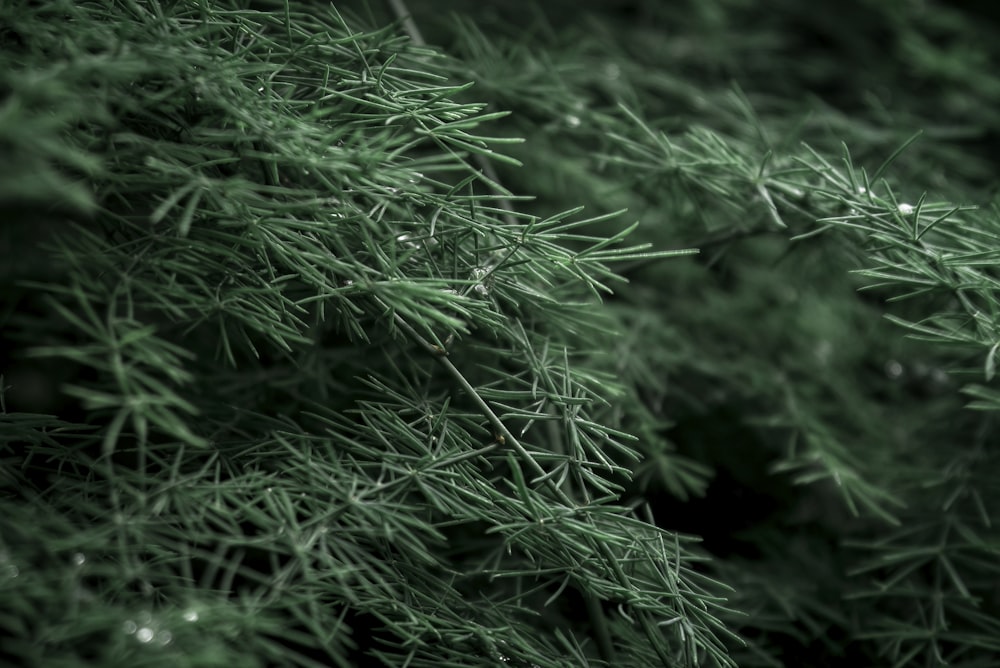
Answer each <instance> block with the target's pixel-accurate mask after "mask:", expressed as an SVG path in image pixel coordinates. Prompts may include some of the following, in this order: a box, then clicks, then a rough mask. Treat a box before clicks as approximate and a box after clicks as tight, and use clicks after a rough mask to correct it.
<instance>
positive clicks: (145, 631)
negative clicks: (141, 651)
mask: <svg viewBox="0 0 1000 668" xmlns="http://www.w3.org/2000/svg"><path fill="white" fill-rule="evenodd" d="M155 635H156V633H155V632H154V631H153V629H151V628H149V627H148V626H143V627H142V628H140V629H139V630H138V631H136V632H135V639H136V640H138V641H139V642H141V643H148V642H151V641H152V640H153V637H154V636H155Z"/></svg>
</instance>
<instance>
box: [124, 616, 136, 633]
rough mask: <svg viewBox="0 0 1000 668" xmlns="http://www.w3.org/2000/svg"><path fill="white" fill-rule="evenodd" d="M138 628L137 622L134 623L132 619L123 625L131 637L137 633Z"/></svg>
mask: <svg viewBox="0 0 1000 668" xmlns="http://www.w3.org/2000/svg"><path fill="white" fill-rule="evenodd" d="M138 628H139V627H138V626H136V624H135V622H133V621H132V620H131V619H129V620H127V621H126V622H125V623H124V624H122V630H123V631H125V633H127V634H129V635H132V634H133V633H135V632H136V629H138Z"/></svg>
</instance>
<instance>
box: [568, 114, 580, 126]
mask: <svg viewBox="0 0 1000 668" xmlns="http://www.w3.org/2000/svg"><path fill="white" fill-rule="evenodd" d="M566 125H568V126H570V127H571V128H578V127H580V117H579V116H574V115H572V114H570V115H568V116H566Z"/></svg>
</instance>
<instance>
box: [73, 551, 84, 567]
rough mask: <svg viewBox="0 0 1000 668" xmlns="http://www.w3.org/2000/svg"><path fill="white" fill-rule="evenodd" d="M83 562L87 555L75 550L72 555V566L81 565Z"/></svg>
mask: <svg viewBox="0 0 1000 668" xmlns="http://www.w3.org/2000/svg"><path fill="white" fill-rule="evenodd" d="M85 563H87V557H86V556H84V554H83V552H77V553H76V554H74V555H73V565H74V566H83V565H84V564H85Z"/></svg>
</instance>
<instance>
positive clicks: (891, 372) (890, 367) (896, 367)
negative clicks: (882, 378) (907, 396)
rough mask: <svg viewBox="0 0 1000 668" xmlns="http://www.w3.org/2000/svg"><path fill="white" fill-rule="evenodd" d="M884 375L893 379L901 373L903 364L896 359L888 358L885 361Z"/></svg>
mask: <svg viewBox="0 0 1000 668" xmlns="http://www.w3.org/2000/svg"><path fill="white" fill-rule="evenodd" d="M885 375H886V376H888V377H889V378H891V379H892V380H895V379H897V378H899V377H900V376H902V375H903V365H902V364H900V363H899V362H897V361H896V360H889V361H888V362H886V363H885Z"/></svg>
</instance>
